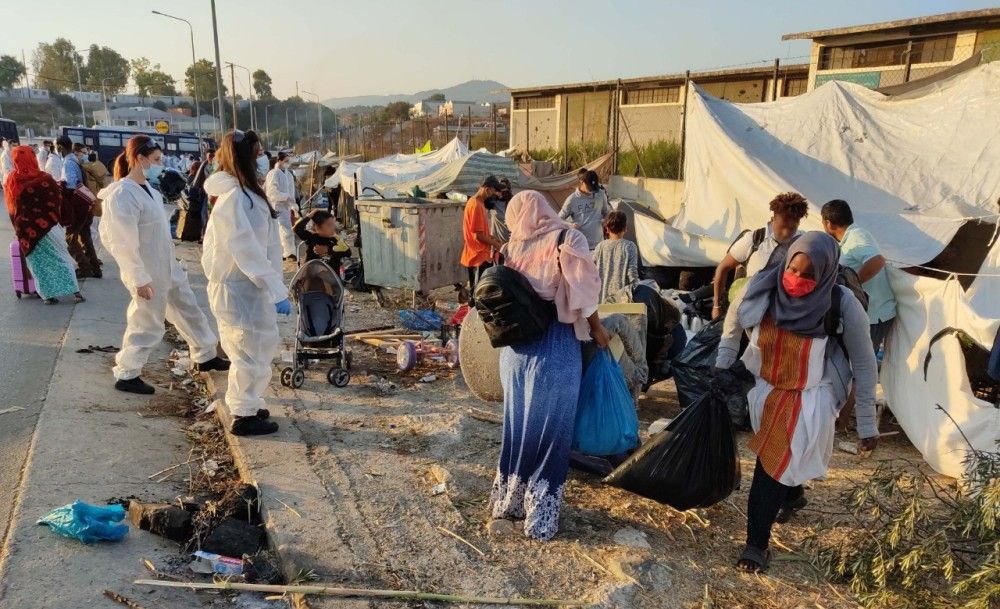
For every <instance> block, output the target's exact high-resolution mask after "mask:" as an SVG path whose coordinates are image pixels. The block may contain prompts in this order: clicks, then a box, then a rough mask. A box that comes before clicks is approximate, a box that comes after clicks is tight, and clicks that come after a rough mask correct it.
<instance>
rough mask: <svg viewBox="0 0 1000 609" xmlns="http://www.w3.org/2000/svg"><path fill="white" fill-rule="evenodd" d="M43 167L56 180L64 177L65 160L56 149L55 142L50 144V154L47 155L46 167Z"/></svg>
mask: <svg viewBox="0 0 1000 609" xmlns="http://www.w3.org/2000/svg"><path fill="white" fill-rule="evenodd" d="M43 169H44V170H45V173H47V174H49V175H50V176H52V179H53V180H55V181H56V182H58V181H59V180H61V179H63V160H62V157H61V156H59V153H58V152H57V151H56V147H55V145H54V144H49V155H48V156H47V157H45V167H44V168H43Z"/></svg>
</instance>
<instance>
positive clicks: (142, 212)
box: [98, 135, 229, 395]
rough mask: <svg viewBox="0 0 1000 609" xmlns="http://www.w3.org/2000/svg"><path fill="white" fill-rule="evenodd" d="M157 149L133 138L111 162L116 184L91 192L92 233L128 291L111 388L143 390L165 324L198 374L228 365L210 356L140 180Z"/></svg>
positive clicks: (157, 209)
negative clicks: (97, 221)
mask: <svg viewBox="0 0 1000 609" xmlns="http://www.w3.org/2000/svg"><path fill="white" fill-rule="evenodd" d="M161 156H162V152H161V151H160V147H159V145H157V143H156V142H155V141H153V140H152V139H151V138H150V137H149V136H146V135H137V136H135V137H133V138H132V139H131V140H129V142H128V146H127V147H126V148H125V152H123V153H122V154H121V155H119V157H118V158H117V159H116V160H115V167H114V174H115V178H116V181H115V182H113V183H112V184H111V185H110V186H108V187H106V188H104V189H102V190H101V192H100V194H99V195H98V196H99V197H100V198H101V200H102V201H103V202H104V215H103V217H102V218H101V225H100V234H101V241H102V242H103V243H104V247H105V248H106V249H107V250H108V252H110V253H111V255H112V256H113V257H114V259H115V261H116V262H117V263H118V268H119V270H120V274H121V280H122V283H123V284H125V288H126V289H127V290H128V291H129V293H130V294H131V295H132V302H131V303H130V304H129V307H128V313H127V315H128V325H127V327H126V329H125V336H124V337H123V338H122V347H121V350H120V351H119V352H118V355H117V356H116V357H115V367H114V369H113V372H114V375H115V379H116V382H115V389H118V390H119V391H126V392H129V393H138V394H144V395H148V394H151V393H153V392H154V389H153V387H152V386H151V385H149V384H148V383H146V382H145V381H143V380H142V378H141V377H140V376H139V375H140V373H141V372H142V367H143V366H144V365H145V364H146V361H147V360H148V359H149V355H150V353H151V352H152V350H153V348H154V347H155V346H156V345H157V344H158V343H159V342H160V340H162V339H163V332H164V326H163V322H164V320H168V321H170V323H172V324H173V325H174V326H176V327H177V331H178V332H179V333H180V335H181V337H182V338H183V339H184V340H185V341H186V342H187V344H188V346H189V347H190V352H191V360H192V361H193V362H194V363H195V368H196V369H197V370H200V371H207V370H228V369H229V362H228V361H226V360H224V359H222V358H220V357H218V356H217V350H216V349H217V345H218V338H217V337H216V335H215V333H214V332H213V331H212V328H211V326H210V325H209V322H208V318H206V317H205V313H204V312H202V310H201V309H200V308H198V303H197V302H196V301H195V297H194V293H193V292H192V291H191V286H190V285H189V284H188V279H187V273H185V272H184V269H183V268H181V266H180V264H179V263H178V262H177V257H176V256H175V254H174V242H173V239H171V237H170V225H169V223H168V221H167V214H166V212H165V211H164V208H163V198H162V197H161V196H160V193H159V192H158V191H157V190H156V189H154V188H152V187H151V186H150V185H149V183H148V179H150V178H153V177H156V175H157V174H158V173H159V172H160V171H162V170H163V166H162V165H160V158H161Z"/></svg>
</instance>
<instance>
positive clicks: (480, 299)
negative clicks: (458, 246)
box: [473, 230, 566, 348]
mask: <svg viewBox="0 0 1000 609" xmlns="http://www.w3.org/2000/svg"><path fill="white" fill-rule="evenodd" d="M565 238H566V231H565V230H564V231H562V232H560V233H559V241H558V243H557V244H556V252H557V253H558V251H559V247H560V246H561V245H562V244H563V241H564V240H565ZM473 300H474V301H475V303H476V310H477V311H478V312H479V316H480V317H481V318H482V320H483V324H484V325H485V326H486V334H487V335H488V336H489V337H490V344H491V345H493V347H494V348H499V347H514V346H517V345H526V344H529V343H533V342H535V341H536V340H538V339H539V338H541V337H542V336H543V335H544V334H545V332H546V330H548V329H549V324H551V323H552V320H554V319H555V318H556V305H555V303H553V302H551V301H548V300H545V299H543V298H542V297H541V296H539V295H538V293H537V292H535V290H534V288H532V287H531V284H530V283H529V282H528V279H527V278H526V277H525V276H524V275H522V274H521V273H518V272H517V271H515V270H514V269H512V268H510V267H507V266H503V265H499V264H498V265H496V266H492V267H490V268H488V269H486V270H485V271H483V274H482V276H481V277H480V278H479V282H478V283H476V289H475V292H474V293H473Z"/></svg>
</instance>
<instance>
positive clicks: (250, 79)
mask: <svg viewBox="0 0 1000 609" xmlns="http://www.w3.org/2000/svg"><path fill="white" fill-rule="evenodd" d="M226 65H227V66H233V67H237V68H240V69H241V70H246V71H247V87H248V92H249V93H250V128H251V129H255V128H256V123H255V121H254V120H253V75H252V74H251V73H250V68H248V67H246V66H241V65H240V64H238V63H233V62H231V61H227V62H226ZM235 94H236V92H235V91H233V95H235ZM234 112H235V110H234Z"/></svg>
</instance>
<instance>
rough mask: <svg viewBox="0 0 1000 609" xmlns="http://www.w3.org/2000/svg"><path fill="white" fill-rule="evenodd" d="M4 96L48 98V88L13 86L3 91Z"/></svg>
mask: <svg viewBox="0 0 1000 609" xmlns="http://www.w3.org/2000/svg"><path fill="white" fill-rule="evenodd" d="M2 93H5V94H6V95H5V96H6V97H10V98H16V99H49V90H48V89H34V88H30V89H29V88H28V87H14V88H12V89H10V90H8V91H3V92H2Z"/></svg>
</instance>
